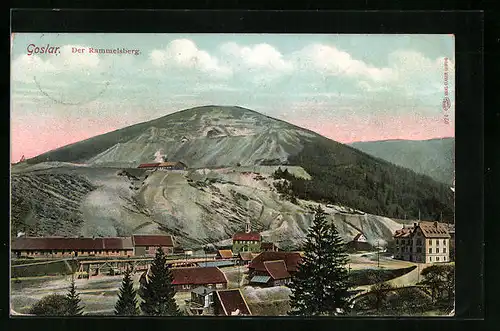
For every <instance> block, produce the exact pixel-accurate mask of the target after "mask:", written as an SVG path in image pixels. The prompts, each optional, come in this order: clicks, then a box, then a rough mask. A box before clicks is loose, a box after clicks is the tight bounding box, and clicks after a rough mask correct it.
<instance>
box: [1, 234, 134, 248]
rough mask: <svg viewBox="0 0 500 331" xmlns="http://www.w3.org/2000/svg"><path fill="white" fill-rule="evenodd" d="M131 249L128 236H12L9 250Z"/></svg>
mask: <svg viewBox="0 0 500 331" xmlns="http://www.w3.org/2000/svg"><path fill="white" fill-rule="evenodd" d="M123 249H128V250H132V249H133V247H132V244H131V240H130V238H62V237H45V238H30V237H22V238H13V239H12V243H11V250H68V251H71V250H123Z"/></svg>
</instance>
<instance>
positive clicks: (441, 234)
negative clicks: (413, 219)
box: [417, 221, 450, 238]
mask: <svg viewBox="0 0 500 331" xmlns="http://www.w3.org/2000/svg"><path fill="white" fill-rule="evenodd" d="M417 227H419V228H420V229H421V230H422V234H423V235H424V237H426V238H450V233H449V232H448V226H447V225H446V224H444V223H439V222H427V221H425V222H424V221H422V222H419V223H418V225H417Z"/></svg>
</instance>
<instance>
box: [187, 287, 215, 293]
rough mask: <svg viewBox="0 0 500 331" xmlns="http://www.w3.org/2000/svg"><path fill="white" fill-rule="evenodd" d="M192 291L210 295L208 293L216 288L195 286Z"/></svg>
mask: <svg viewBox="0 0 500 331" xmlns="http://www.w3.org/2000/svg"><path fill="white" fill-rule="evenodd" d="M191 292H193V293H196V294H198V295H208V294H210V293H212V292H215V289H213V288H208V287H205V286H198V287H197V288H195V289H194V290H192V291H191Z"/></svg>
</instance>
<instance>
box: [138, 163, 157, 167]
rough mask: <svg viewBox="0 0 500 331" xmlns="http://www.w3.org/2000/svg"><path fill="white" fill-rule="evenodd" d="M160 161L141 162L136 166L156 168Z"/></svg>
mask: <svg viewBox="0 0 500 331" xmlns="http://www.w3.org/2000/svg"><path fill="white" fill-rule="evenodd" d="M159 164H160V163H142V164H139V166H138V167H137V168H156V167H158V165H159Z"/></svg>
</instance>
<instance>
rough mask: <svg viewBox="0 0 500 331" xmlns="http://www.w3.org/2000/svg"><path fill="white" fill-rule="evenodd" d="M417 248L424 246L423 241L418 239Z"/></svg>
mask: <svg viewBox="0 0 500 331" xmlns="http://www.w3.org/2000/svg"><path fill="white" fill-rule="evenodd" d="M417 246H422V239H420V238H418V239H417Z"/></svg>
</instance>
